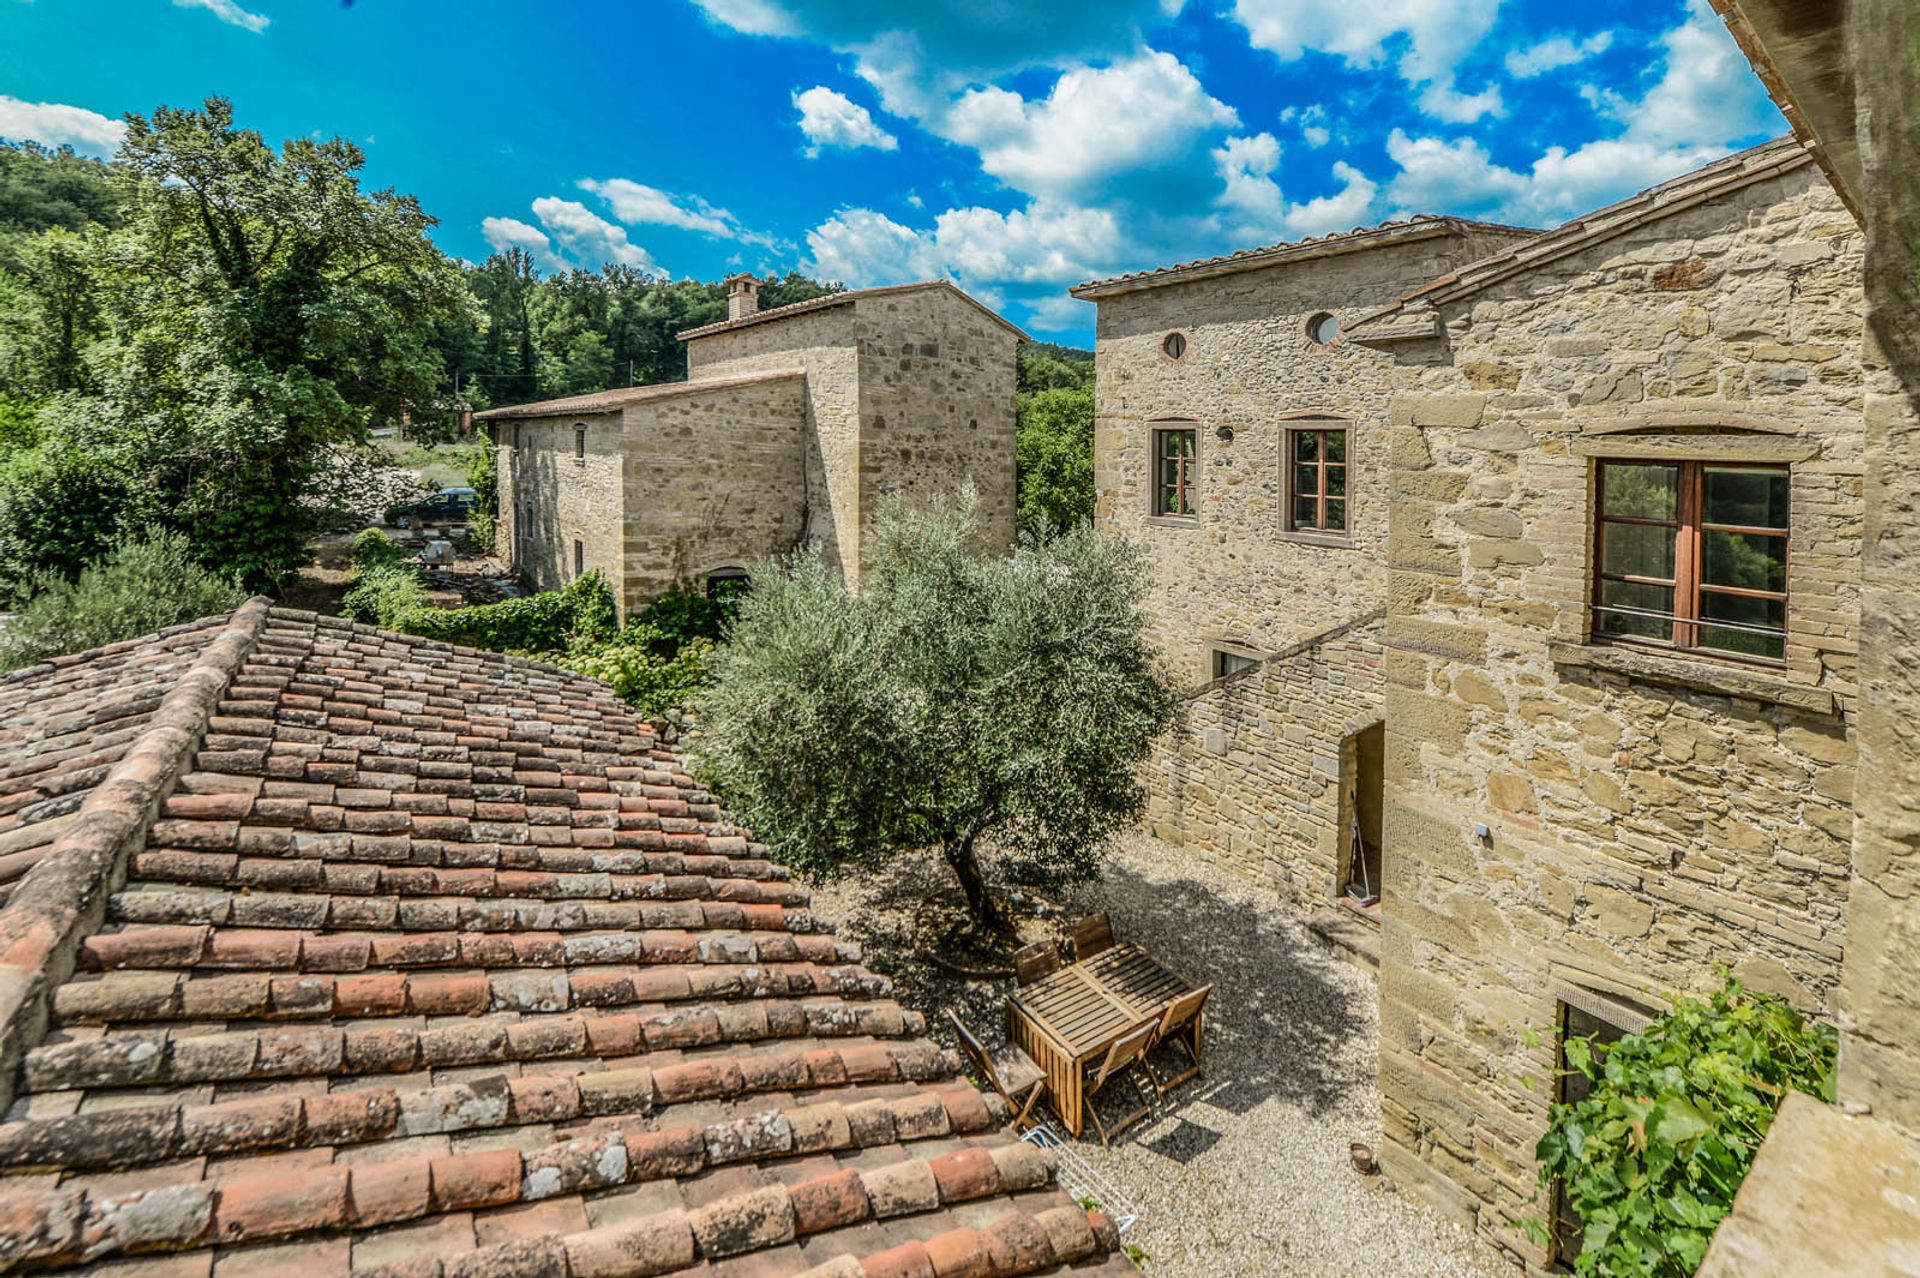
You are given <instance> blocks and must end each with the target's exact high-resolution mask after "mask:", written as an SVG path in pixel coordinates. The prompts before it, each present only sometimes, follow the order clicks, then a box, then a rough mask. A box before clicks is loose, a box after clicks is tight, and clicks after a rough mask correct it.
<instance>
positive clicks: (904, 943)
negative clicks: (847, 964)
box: [814, 857, 1374, 1145]
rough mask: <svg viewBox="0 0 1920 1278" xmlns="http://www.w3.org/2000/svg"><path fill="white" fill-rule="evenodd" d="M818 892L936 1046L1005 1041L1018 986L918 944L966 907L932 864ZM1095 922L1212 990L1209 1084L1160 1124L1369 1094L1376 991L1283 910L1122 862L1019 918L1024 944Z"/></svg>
mask: <svg viewBox="0 0 1920 1278" xmlns="http://www.w3.org/2000/svg"><path fill="white" fill-rule="evenodd" d="M814 890H815V903H814V909H815V911H816V912H817V913H819V914H821V915H822V916H823V917H824V918H826V919H827V920H829V921H830V922H831V923H833V924H834V925H835V928H836V932H837V933H838V935H839V936H841V937H842V938H843V939H847V940H853V941H857V942H859V943H860V945H861V946H862V948H863V950H864V952H865V961H866V963H867V965H868V966H869V967H871V968H872V969H873V970H874V971H876V972H880V973H882V974H883V975H886V976H888V977H890V978H891V979H892V980H893V983H894V997H896V998H897V999H899V1001H900V1002H901V1003H902V1004H903V1005H905V1006H907V1007H910V1008H914V1009H916V1010H918V1011H920V1012H923V1013H925V1014H926V1016H927V1029H928V1032H929V1034H930V1036H932V1037H933V1038H935V1039H936V1040H938V1041H940V1042H942V1043H945V1044H946V1045H948V1046H953V1045H954V1044H953V1043H952V1042H951V1041H950V1040H951V1039H952V1033H951V1030H950V1028H949V1027H948V1025H947V1023H946V1018H945V1016H944V1012H945V1011H946V1009H948V1008H952V1009H953V1010H954V1011H956V1012H958V1013H959V1015H960V1016H961V1017H962V1018H963V1019H965V1020H966V1021H967V1023H968V1024H969V1025H970V1026H972V1027H973V1028H974V1030H975V1031H976V1032H977V1033H979V1034H980V1035H981V1036H982V1037H983V1038H985V1039H986V1040H987V1041H988V1042H990V1043H998V1042H1000V1041H1001V1040H1002V1038H1003V1037H1004V1034H1005V1027H1006V1001H1007V996H1008V995H1009V994H1011V993H1012V992H1013V989H1014V984H1013V982H1012V981H1011V980H1010V979H1003V978H996V979H983V978H980V977H975V976H968V975H966V974H963V973H961V972H957V971H955V970H953V969H952V967H951V966H948V965H945V964H943V963H942V962H940V960H939V958H937V957H936V955H935V953H934V952H933V951H935V950H937V948H938V945H937V938H935V939H934V940H929V939H927V938H925V937H924V936H923V933H922V930H921V925H920V923H919V920H920V919H922V918H924V917H925V916H926V911H925V905H926V903H927V902H928V901H929V899H930V898H940V897H945V896H948V895H951V896H952V897H954V898H956V899H957V898H958V895H959V893H958V889H957V888H956V887H955V886H954V885H953V881H952V877H951V875H950V874H949V873H948V872H947V870H946V868H945V867H944V866H943V865H941V864H940V863H939V862H938V861H937V860H935V859H933V858H931V857H903V858H901V859H900V860H899V861H898V862H896V863H895V864H894V865H893V866H892V867H889V868H888V869H887V870H886V871H884V872H881V873H878V874H869V875H862V876H859V877H858V878H856V879H852V880H843V881H841V882H838V883H832V884H819V885H815V887H814ZM1098 910H1106V911H1107V912H1108V913H1109V914H1110V915H1111V916H1112V919H1113V925H1114V934H1115V936H1116V937H1117V939H1119V940H1122V941H1134V942H1137V943H1139V944H1140V945H1142V946H1143V947H1145V948H1146V949H1147V951H1148V952H1149V953H1151V954H1153V956H1154V957H1155V958H1157V959H1159V960H1160V961H1161V962H1162V963H1164V964H1165V965H1166V966H1167V967H1169V968H1171V969H1172V970H1173V971H1175V972H1177V973H1179V974H1180V975H1181V976H1183V977H1185V978H1186V979H1187V980H1188V981H1190V982H1192V983H1194V984H1196V985H1201V984H1206V983H1208V982H1211V983H1212V984H1213V987H1214V989H1213V994H1212V997H1211V999H1210V1000H1209V1002H1208V1004H1207V1012H1206V1040H1205V1055H1204V1063H1205V1065H1206V1073H1205V1074H1204V1075H1203V1076H1202V1077H1201V1078H1199V1079H1197V1080H1194V1081H1192V1082H1189V1083H1186V1084H1184V1085H1182V1086H1181V1087H1179V1088H1178V1089H1176V1090H1175V1091H1174V1092H1173V1094H1171V1095H1170V1096H1167V1097H1165V1098H1162V1099H1161V1100H1159V1101H1157V1102H1156V1103H1155V1106H1154V1109H1155V1112H1156V1115H1157V1116H1160V1117H1168V1116H1176V1115H1178V1114H1179V1113H1180V1111H1182V1110H1183V1109H1185V1108H1186V1107H1188V1106H1189V1105H1191V1104H1193V1103H1194V1102H1196V1101H1204V1102H1205V1103H1206V1104H1207V1105H1208V1106H1211V1107H1213V1108H1215V1109H1219V1110H1224V1111H1226V1112H1227V1113H1232V1114H1244V1113H1246V1112H1247V1111H1249V1110H1251V1109H1252V1108H1254V1107H1255V1106H1257V1105H1259V1104H1261V1103H1262V1102H1264V1101H1266V1100H1269V1099H1276V1098H1277V1099H1279V1100H1282V1101H1285V1102H1288V1103H1292V1104H1296V1105H1299V1106H1301V1107H1303V1108H1305V1109H1306V1110H1307V1111H1308V1112H1310V1113H1314V1114H1324V1113H1329V1112H1331V1111H1333V1110H1334V1109H1335V1108H1337V1107H1338V1106H1339V1105H1340V1103H1341V1101H1342V1099H1343V1098H1344V1097H1346V1096H1348V1095H1350V1094H1351V1093H1352V1092H1353V1091H1354V1090H1356V1089H1365V1088H1367V1087H1370V1086H1371V1085H1372V1069H1373V1063H1372V1062H1373V1054H1372V1052H1371V1051H1368V1052H1365V1053H1363V1054H1361V1056H1360V1057H1356V1054H1355V1053H1354V1052H1353V1051H1352V1050H1351V1045H1352V1042H1353V1040H1354V1039H1355V1038H1356V1037H1359V1036H1365V1037H1366V1038H1367V1039H1368V1041H1369V1042H1371V1039H1372V1035H1373V1032H1374V1031H1373V1018H1372V1011H1371V1008H1370V1007H1358V1006H1355V1005H1354V1004H1355V1000H1359V999H1365V1000H1371V999H1372V997H1373V987H1372V984H1371V982H1369V981H1367V980H1366V979H1365V978H1364V977H1362V976H1360V975H1359V974H1358V973H1355V972H1353V971H1352V970H1351V969H1350V968H1347V967H1346V966H1345V964H1344V963H1343V962H1342V961H1341V960H1339V959H1336V958H1334V957H1333V956H1332V955H1330V954H1329V953H1328V952H1327V951H1326V949H1325V948H1324V946H1323V945H1322V944H1321V943H1320V942H1319V941H1317V940H1315V939H1314V938H1313V936H1312V935H1311V933H1309V932H1307V930H1306V929H1305V928H1304V927H1303V926H1302V925H1301V924H1300V923H1299V921H1298V919H1297V918H1296V917H1295V916H1293V915H1292V914H1291V913H1290V912H1288V911H1287V910H1286V909H1285V908H1284V907H1281V906H1278V905H1272V906H1269V905H1265V904H1261V903H1256V902H1251V901H1244V900H1236V899H1231V898H1228V897H1225V896H1222V895H1221V894H1220V893H1219V892H1217V891H1216V890H1214V889H1213V888H1212V887H1211V886H1209V885H1208V884H1206V883H1204V882H1202V881H1200V880H1198V879H1195V878H1189V877H1186V876H1184V875H1181V874H1180V873H1179V872H1178V871H1177V869H1173V868H1171V867H1169V869H1168V871H1167V872H1165V873H1163V874H1161V875H1157V876H1155V877H1151V878H1149V877H1147V876H1146V875H1144V874H1142V873H1141V872H1140V871H1139V870H1138V869H1137V868H1136V867H1135V866H1134V865H1132V864H1130V863H1129V862H1128V861H1126V860H1114V861H1110V862H1108V863H1107V865H1106V867H1105V872H1104V874H1103V876H1102V878H1101V880H1100V881H1098V882H1096V883H1089V884H1082V885H1079V886H1077V887H1074V888H1071V889H1069V890H1067V891H1066V892H1063V893H1061V894H1060V897H1059V898H1044V897H1040V896H1038V895H1031V894H1030V895H1028V896H1027V898H1026V905H1025V908H1024V909H1022V910H1017V911H1014V913H1015V914H1016V916H1017V918H1018V923H1019V928H1020V931H1021V935H1022V939H1023V940H1034V939H1039V938H1041V937H1043V936H1054V937H1058V936H1061V935H1064V934H1065V932H1066V931H1067V929H1068V927H1069V926H1070V925H1071V923H1072V921H1073V919H1075V918H1077V917H1079V916H1081V915H1083V914H1087V913H1092V912H1094V911H1098ZM1164 1050H1166V1051H1168V1052H1172V1050H1173V1049H1171V1048H1168V1049H1164ZM1171 1063H1172V1062H1171V1060H1170V1061H1169V1064H1171ZM1174 1068H1175V1069H1177V1066H1174ZM1163 1076H1164V1074H1163ZM1180 1143H1181V1144H1182V1145H1185V1144H1187V1143H1189V1142H1186V1141H1182V1142H1180ZM1209 1143H1210V1142H1209Z"/></svg>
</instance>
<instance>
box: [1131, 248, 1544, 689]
mask: <svg viewBox="0 0 1920 1278" xmlns="http://www.w3.org/2000/svg"><path fill="white" fill-rule="evenodd" d="M1511 242H1513V237H1511V236H1504V237H1503V236H1499V235H1475V236H1473V237H1466V236H1461V235H1457V234H1448V233H1444V232H1435V233H1433V234H1429V235H1427V236H1425V237H1422V238H1417V239H1414V240H1413V241H1412V242H1409V243H1401V244H1397V245H1384V246H1379V247H1374V248H1370V249H1367V250H1365V251H1359V252H1347V253H1342V254H1339V255H1335V256H1329V257H1324V258H1310V259H1306V260H1302V261H1297V262H1292V263H1285V264H1276V265H1272V266H1268V267H1264V268H1261V269H1257V270H1247V271H1240V272H1236V273H1232V274H1228V275H1222V276H1215V277H1211V278H1205V279H1196V280H1192V281H1188V282H1184V283H1163V284H1160V285H1158V286H1156V287H1152V288H1147V289H1142V290H1139V291H1134V292H1127V293H1121V294H1119V295H1117V296H1113V297H1107V298H1102V299H1100V302H1099V307H1100V314H1099V328H1098V333H1099V338H1098V351H1097V355H1096V379H1097V381H1096V401H1097V404H1098V420H1097V426H1096V432H1095V489H1096V500H1097V507H1096V516H1095V517H1096V519H1097V520H1098V522H1099V524H1100V526H1101V528H1103V529H1105V530H1108V531H1111V532H1115V533H1121V534H1124V535H1127V536H1130V537H1133V538H1136V539H1139V540H1143V541H1145V542H1146V543H1147V544H1148V546H1149V548H1150V550H1151V552H1152V560H1153V564H1154V584H1153V591H1152V596H1151V599H1150V602H1149V609H1150V616H1151V625H1152V638H1153V640H1154V642H1155V643H1156V644H1157V645H1158V646H1159V647H1160V649H1161V650H1162V652H1164V653H1165V654H1166V656H1167V658H1168V660H1169V662H1170V663H1171V665H1172V667H1173V671H1174V674H1175V676H1176V678H1177V679H1179V680H1180V681H1182V682H1184V683H1186V684H1188V685H1189V686H1191V685H1197V684H1199V683H1201V682H1204V681H1205V680H1207V679H1209V678H1211V677H1212V674H1213V671H1212V668H1211V664H1210V652H1211V649H1213V648H1215V647H1223V648H1227V649H1230V650H1236V651H1242V652H1246V653H1248V654H1251V655H1258V654H1261V653H1267V652H1274V651H1277V650H1279V649H1281V648H1284V647H1286V646H1288V645H1290V644H1292V643H1295V642H1297V641H1299V640H1301V639H1304V638H1306V637H1307V636H1309V635H1312V634H1314V633H1316V632H1318V631H1322V630H1325V629H1327V628H1329V627H1331V626H1335V625H1339V624H1341V623H1342V622H1345V621H1349V620H1352V619H1353V618H1354V617H1357V616H1359V615H1361V614H1363V613H1365V612H1367V611H1369V610H1371V609H1373V608H1376V607H1378V606H1380V604H1381V603H1382V602H1383V601H1384V598H1385V590H1386V575H1385V570H1384V568H1383V567H1382V562H1383V560H1384V558H1385V550H1386V539H1387V502H1386V487H1385V482H1384V479H1385V465H1386V441H1385V427H1386V406H1387V399H1388V396H1389V394H1390V391H1391V385H1392V382H1391V372H1392V359H1391V358H1390V357H1388V356H1385V355H1383V354H1381V353H1380V352H1378V351H1374V350H1370V349H1368V348H1365V347H1362V346H1358V345H1355V344H1353V343H1350V342H1345V341H1337V342H1335V343H1333V344H1332V345H1329V346H1320V345H1317V344H1315V343H1314V342H1313V341H1312V340H1311V339H1310V338H1309V337H1308V335H1307V322H1308V320H1309V319H1310V318H1311V317H1313V316H1314V315H1316V314H1317V313H1320V312H1331V313H1333V314H1335V315H1336V316H1339V317H1340V318H1342V319H1343V320H1345V319H1351V318H1353V317H1354V316H1356V315H1358V314H1360V313H1363V312H1364V311H1366V310H1367V309H1369V308H1371V307H1375V306H1380V305H1384V304H1385V303H1387V302H1388V301H1390V300H1391V299H1393V298H1394V297H1396V296H1398V295H1400V294H1402V293H1405V292H1407V291H1408V290H1410V289H1413V288H1415V287H1417V286H1419V285H1421V284H1424V283H1426V282H1427V281H1429V280H1431V279H1433V278H1434V277H1435V276H1438V275H1442V274H1444V273H1446V272H1447V271H1449V270H1451V269H1453V268H1454V267H1455V266H1457V265H1459V264H1460V263H1462V262H1464V261H1466V260H1469V259H1470V258H1471V257H1474V256H1479V255H1481V254H1483V253H1486V252H1491V251H1492V250H1493V248H1495V247H1499V246H1504V245H1505V244H1508V243H1511ZM1173 332H1178V333H1180V334H1181V335H1182V336H1183V337H1184V338H1185V341H1186V350H1185V354H1184V355H1183V356H1182V357H1181V358H1180V359H1178V360H1174V359H1170V358H1168V357H1167V355H1166V354H1165V353H1164V352H1163V349H1162V343H1163V342H1164V340H1165V338H1166V337H1167V335H1168V334H1169V333H1173ZM1310 415H1320V416H1324V417H1329V418H1334V419H1339V421H1340V422H1344V423H1345V425H1346V426H1347V429H1348V456H1349V459H1350V460H1349V463H1348V487H1349V490H1350V492H1351V494H1352V496H1351V498H1350V502H1349V521H1348V522H1349V531H1348V535H1347V536H1346V537H1344V538H1342V537H1326V536H1321V535H1312V534H1305V533H1298V534H1296V533H1290V532H1288V531H1287V528H1286V523H1285V512H1284V509H1283V504H1284V501H1285V496H1286V488H1285V483H1284V474H1283V465H1284V459H1283V457H1282V452H1283V449H1284V446H1285V431H1286V428H1287V426H1288V425H1289V424H1290V423H1293V422H1295V421H1296V419H1299V418H1302V417H1305V416H1310ZM1174 419H1178V420H1179V421H1180V422H1182V423H1185V422H1191V423H1192V424H1193V425H1194V426H1195V427H1196V428H1197V430H1196V435H1197V440H1198V459H1197V466H1196V470H1197V473H1198V480H1197V483H1196V485H1195V500H1196V504H1197V507H1198V509H1197V514H1196V516H1195V517H1194V518H1192V519H1166V518H1160V517H1156V516H1154V515H1153V514H1152V513H1151V506H1150V501H1151V491H1150V484H1151V476H1152V465H1153V458H1152V456H1151V454H1152V450H1153V436H1154V431H1155V429H1156V424H1163V423H1164V422H1165V421H1168V420H1174ZM1328 424H1329V425H1332V424H1338V423H1337V422H1336V423H1328ZM1223 432H1231V439H1227V438H1224V437H1223Z"/></svg>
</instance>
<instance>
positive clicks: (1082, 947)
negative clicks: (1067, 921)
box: [1073, 910, 1113, 963]
mask: <svg viewBox="0 0 1920 1278" xmlns="http://www.w3.org/2000/svg"><path fill="white" fill-rule="evenodd" d="M1112 948H1113V921H1112V920H1111V919H1109V918H1108V917H1107V914H1106V911H1105V910H1102V911H1101V912H1100V913H1098V914H1089V915H1087V917H1086V918H1084V919H1081V920H1080V921H1079V922H1078V923H1075V924H1074V925H1073V961H1074V962H1076V963H1084V962H1086V961H1087V960H1088V959H1090V958H1092V957H1093V956H1094V955H1096V954H1098V953H1100V952H1101V951H1102V950H1110V949H1112Z"/></svg>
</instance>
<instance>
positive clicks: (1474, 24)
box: [1232, 0, 1503, 124]
mask: <svg viewBox="0 0 1920 1278" xmlns="http://www.w3.org/2000/svg"><path fill="white" fill-rule="evenodd" d="M1500 5H1501V0H1400V2H1399V3H1396V4H1382V3H1371V4H1365V3H1362V4H1355V3H1339V2H1337V0H1336V2H1335V3H1329V2H1328V0H1234V2H1233V11H1232V16H1233V17H1234V18H1235V19H1236V20H1237V21H1238V22H1239V23H1240V25H1241V26H1243V27H1245V28H1246V29H1247V37H1248V39H1249V40H1250V41H1251V42H1252V44H1253V45H1254V47H1255V48H1260V49H1265V50H1267V51H1268V52H1269V53H1272V54H1273V55H1274V56H1275V57H1277V58H1279V59H1281V60H1282V61H1283V62H1292V61H1294V60H1296V59H1298V58H1300V57H1302V56H1303V55H1305V54H1307V53H1309V52H1313V53H1326V54H1331V55H1333V56H1336V57H1339V58H1343V59H1344V60H1345V61H1346V63H1347V65H1348V66H1352V67H1370V66H1375V65H1377V64H1379V63H1380V62H1382V61H1384V60H1385V58H1386V57H1387V53H1388V47H1389V45H1393V46H1395V47H1399V46H1402V45H1404V49H1403V51H1402V52H1401V54H1400V58H1399V62H1398V67H1397V69H1398V71H1399V73H1400V78H1401V79H1403V80H1405V81H1406V82H1407V84H1408V85H1410V86H1415V87H1419V88H1421V89H1422V92H1421V95H1420V99H1419V101H1420V106H1421V109H1422V110H1424V111H1426V112H1427V113H1428V114H1430V115H1435V116H1438V117H1439V118H1441V119H1443V120H1447V121H1449V122H1450V123H1458V124H1467V123H1471V122H1473V121H1474V120H1477V119H1479V118H1481V117H1482V116H1485V115H1497V114H1500V112H1501V111H1502V109H1503V107H1502V103H1501V100H1500V91H1499V89H1498V88H1497V87H1496V86H1492V85H1489V86H1487V87H1486V88H1484V89H1481V90H1480V91H1479V92H1477V93H1470V92H1465V91H1463V90H1460V89H1458V88H1456V87H1455V85H1454V73H1455V71H1456V70H1457V69H1458V68H1459V66H1460V64H1461V63H1462V62H1463V61H1465V60H1466V58H1467V56H1468V55H1469V54H1471V53H1472V52H1473V51H1474V50H1475V49H1476V48H1477V47H1479V44H1480V42H1481V41H1482V40H1483V39H1485V38H1486V35H1487V33H1488V32H1489V31H1491V30H1492V29H1493V24H1494V21H1495V20H1496V19H1497V18H1498V17H1499V14H1500Z"/></svg>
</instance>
